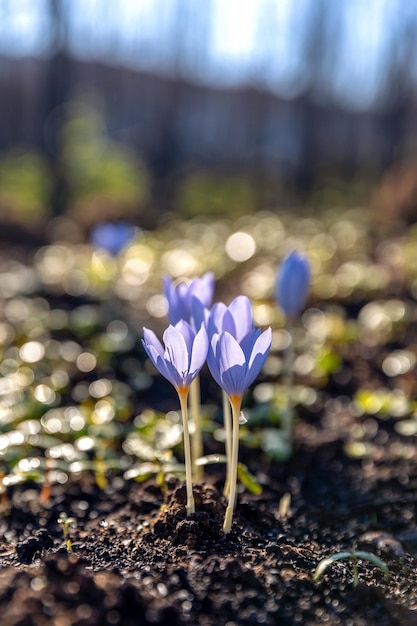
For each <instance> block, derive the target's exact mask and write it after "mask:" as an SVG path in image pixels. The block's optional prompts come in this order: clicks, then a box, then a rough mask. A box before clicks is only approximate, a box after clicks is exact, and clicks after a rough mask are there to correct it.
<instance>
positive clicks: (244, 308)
mask: <svg viewBox="0 0 417 626" xmlns="http://www.w3.org/2000/svg"><path fill="white" fill-rule="evenodd" d="M229 311H230V313H231V314H232V316H233V319H234V321H235V327H236V331H235V335H234V337H236V339H237V340H238V341H239V342H240V341H241V340H242V339H243V337H245V336H246V335H247V334H248V333H250V332H251V330H253V313H252V305H251V302H250V300H249V298H247V297H246V296H238V297H237V298H235V299H234V300H232V302H231V303H230V306H229Z"/></svg>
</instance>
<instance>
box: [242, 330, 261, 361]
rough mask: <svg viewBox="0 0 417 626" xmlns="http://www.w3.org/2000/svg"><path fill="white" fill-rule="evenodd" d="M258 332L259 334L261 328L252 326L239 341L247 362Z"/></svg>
mask: <svg viewBox="0 0 417 626" xmlns="http://www.w3.org/2000/svg"><path fill="white" fill-rule="evenodd" d="M260 334H261V329H260V328H254V329H253V330H251V331H250V332H249V333H248V334H247V335H246V337H244V338H243V339H242V340H241V341H240V342H239V343H240V347H241V348H242V350H243V352H244V354H245V357H246V361H247V362H249V359H250V355H251V354H252V350H253V346H254V345H255V342H256V340H257V339H258V337H259V335H260Z"/></svg>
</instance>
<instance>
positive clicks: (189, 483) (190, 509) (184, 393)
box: [178, 388, 195, 516]
mask: <svg viewBox="0 0 417 626" xmlns="http://www.w3.org/2000/svg"><path fill="white" fill-rule="evenodd" d="M178 396H179V399H180V404H181V413H182V423H183V428H184V459H185V485H186V489H187V505H186V509H187V516H188V515H191V514H192V513H194V511H195V504H194V495H193V480H192V473H191V447H190V434H189V432H188V407H187V398H188V388H187V389H181V390H178Z"/></svg>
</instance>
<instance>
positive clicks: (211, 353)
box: [207, 334, 223, 387]
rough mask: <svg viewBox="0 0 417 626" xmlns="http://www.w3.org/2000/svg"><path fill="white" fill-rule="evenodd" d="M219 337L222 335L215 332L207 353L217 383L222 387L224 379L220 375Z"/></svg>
mask: <svg viewBox="0 0 417 626" xmlns="http://www.w3.org/2000/svg"><path fill="white" fill-rule="evenodd" d="M219 337H220V335H218V334H215V335H213V337H212V338H211V343H210V345H209V349H208V354H207V365H208V368H209V370H210V373H211V375H212V376H213V378H214V380H215V381H216V383H217V384H218V385H219V387H222V386H223V385H222V379H221V376H220V369H219V360H218V358H217V356H216V355H217V345H218V343H219Z"/></svg>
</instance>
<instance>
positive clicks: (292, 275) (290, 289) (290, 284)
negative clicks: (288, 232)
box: [275, 250, 311, 318]
mask: <svg viewBox="0 0 417 626" xmlns="http://www.w3.org/2000/svg"><path fill="white" fill-rule="evenodd" d="M310 283H311V266H310V262H309V260H308V258H307V257H306V256H305V255H304V254H301V253H300V252H297V251H296V250H294V251H293V252H291V253H290V254H289V255H288V256H287V257H285V259H284V261H283V262H282V265H281V267H280V269H279V272H278V276H277V281H276V288H275V298H276V300H277V302H278V304H279V306H280V307H281V308H282V310H283V311H284V313H285V315H286V317H287V318H289V317H295V316H296V315H299V314H300V313H301V311H302V309H303V308H304V305H305V303H306V301H307V297H308V292H309V289H310Z"/></svg>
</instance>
